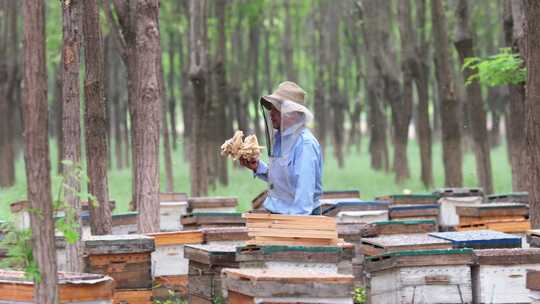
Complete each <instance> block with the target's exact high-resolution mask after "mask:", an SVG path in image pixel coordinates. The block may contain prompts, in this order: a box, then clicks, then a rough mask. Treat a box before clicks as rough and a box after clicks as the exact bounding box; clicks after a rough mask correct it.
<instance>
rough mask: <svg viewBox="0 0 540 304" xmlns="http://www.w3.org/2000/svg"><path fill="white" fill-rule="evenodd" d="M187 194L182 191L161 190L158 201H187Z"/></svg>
mask: <svg viewBox="0 0 540 304" xmlns="http://www.w3.org/2000/svg"><path fill="white" fill-rule="evenodd" d="M187 200H188V196H187V194H186V193H182V192H161V193H159V201H160V202H187Z"/></svg>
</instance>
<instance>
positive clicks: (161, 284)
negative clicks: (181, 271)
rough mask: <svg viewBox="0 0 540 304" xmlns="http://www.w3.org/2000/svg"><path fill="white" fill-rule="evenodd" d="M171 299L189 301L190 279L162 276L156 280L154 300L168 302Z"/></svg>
mask: <svg viewBox="0 0 540 304" xmlns="http://www.w3.org/2000/svg"><path fill="white" fill-rule="evenodd" d="M171 297H173V298H177V299H187V297H188V277H187V276H185V275H179V276H160V277H155V278H154V286H153V287H152V300H158V301H166V300H168V299H169V300H170V299H171Z"/></svg>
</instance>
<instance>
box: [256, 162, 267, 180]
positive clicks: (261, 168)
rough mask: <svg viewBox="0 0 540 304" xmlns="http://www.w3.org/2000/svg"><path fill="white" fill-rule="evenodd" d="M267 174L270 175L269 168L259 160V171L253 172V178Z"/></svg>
mask: <svg viewBox="0 0 540 304" xmlns="http://www.w3.org/2000/svg"><path fill="white" fill-rule="evenodd" d="M267 173H268V166H267V165H266V164H265V163H264V162H263V161H262V160H259V165H258V166H257V170H255V172H253V177H257V176H264V175H266V174H267Z"/></svg>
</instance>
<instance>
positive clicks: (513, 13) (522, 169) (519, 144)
mask: <svg viewBox="0 0 540 304" xmlns="http://www.w3.org/2000/svg"><path fill="white" fill-rule="evenodd" d="M504 5H505V7H504V10H505V13H504V16H505V17H504V31H505V41H506V44H507V45H508V46H510V47H512V51H513V52H514V53H519V54H520V55H521V57H522V58H526V56H525V37H524V36H525V35H524V31H523V26H522V24H523V20H524V15H525V9H524V6H523V1H522V0H518V1H510V0H507V1H506V2H505V3H504ZM508 88H509V91H510V103H509V109H508V127H507V133H508V139H509V141H508V145H509V152H510V153H509V156H510V164H511V168H512V190H514V191H526V190H527V187H528V186H527V183H528V176H529V174H530V173H529V164H528V163H527V161H526V159H527V158H526V151H527V142H526V139H525V136H523V134H524V133H525V120H524V119H523V117H525V86H524V85H523V84H516V85H509V86H508Z"/></svg>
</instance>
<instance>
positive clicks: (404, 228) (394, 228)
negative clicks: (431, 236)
mask: <svg viewBox="0 0 540 304" xmlns="http://www.w3.org/2000/svg"><path fill="white" fill-rule="evenodd" d="M373 224H374V225H375V226H376V232H377V235H389V234H408V233H428V232H435V231H437V222H436V221H434V220H391V221H380V222H375V223H373Z"/></svg>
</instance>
